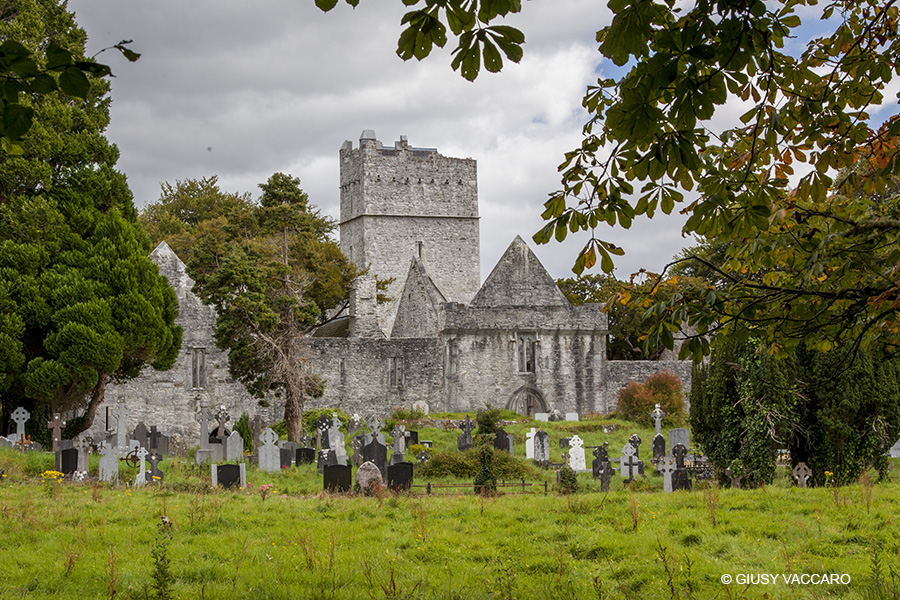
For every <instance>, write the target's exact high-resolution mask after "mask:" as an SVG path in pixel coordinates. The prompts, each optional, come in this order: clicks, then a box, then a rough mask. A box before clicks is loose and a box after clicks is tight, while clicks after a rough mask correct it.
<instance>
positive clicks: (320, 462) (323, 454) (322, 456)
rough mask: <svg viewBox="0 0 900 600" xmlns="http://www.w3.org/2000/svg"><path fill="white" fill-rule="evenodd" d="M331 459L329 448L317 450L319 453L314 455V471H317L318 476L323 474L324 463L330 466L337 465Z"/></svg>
mask: <svg viewBox="0 0 900 600" xmlns="http://www.w3.org/2000/svg"><path fill="white" fill-rule="evenodd" d="M333 458H334V457H333V454H332V452H331V448H322V449H321V450H319V453H318V454H317V455H316V471H318V473H319V475H321V474H323V473H324V472H325V463H328V464H331V465H336V464H337V461H336V460H332V459H333Z"/></svg>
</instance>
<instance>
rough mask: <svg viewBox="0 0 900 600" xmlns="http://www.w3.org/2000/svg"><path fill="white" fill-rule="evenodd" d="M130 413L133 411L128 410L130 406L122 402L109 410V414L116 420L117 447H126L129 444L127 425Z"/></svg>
mask: <svg viewBox="0 0 900 600" xmlns="http://www.w3.org/2000/svg"><path fill="white" fill-rule="evenodd" d="M130 413H131V411H130V410H128V407H127V406H125V404H124V403H122V402H119V403H118V404H116V405H115V406H114V407H113V408H112V410H111V411H109V414H110V415H112V417H113V419H115V420H116V448H125V447H127V446H128V441H127V440H126V439H125V438H126V437H128V430H127V425H128V415H129V414H130Z"/></svg>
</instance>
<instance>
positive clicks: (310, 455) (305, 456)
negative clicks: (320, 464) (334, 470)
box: [294, 448, 316, 466]
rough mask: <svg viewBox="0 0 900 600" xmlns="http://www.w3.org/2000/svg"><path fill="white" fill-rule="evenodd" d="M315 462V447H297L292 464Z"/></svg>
mask: <svg viewBox="0 0 900 600" xmlns="http://www.w3.org/2000/svg"><path fill="white" fill-rule="evenodd" d="M314 462H316V449H315V448H297V453H296V457H295V459H294V464H296V465H298V466H299V465H311V464H313V463H314Z"/></svg>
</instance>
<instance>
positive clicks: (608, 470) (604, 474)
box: [599, 461, 616, 492]
mask: <svg viewBox="0 0 900 600" xmlns="http://www.w3.org/2000/svg"><path fill="white" fill-rule="evenodd" d="M615 474H616V470H615V469H613V468H612V465H610V464H609V461H603V463H602V464H601V465H600V473H599V475H600V491H601V492H608V491H609V482H610V480H611V479H612V478H613V475H615Z"/></svg>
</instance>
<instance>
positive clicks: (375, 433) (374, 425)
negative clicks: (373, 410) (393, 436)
mask: <svg viewBox="0 0 900 600" xmlns="http://www.w3.org/2000/svg"><path fill="white" fill-rule="evenodd" d="M366 425H367V426H368V427H369V431H370V433H369V436H368V437H367V438H366V444H368V443H369V442H371V441H372V440H378V442H379V443H381V444H382V445H386V442H385V437H384V434H383V433H382V432H381V430H382V429H384V421H383V420H382V419H381V417H379V416H378V415H372V416H370V417H369V418H368V419H366Z"/></svg>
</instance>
